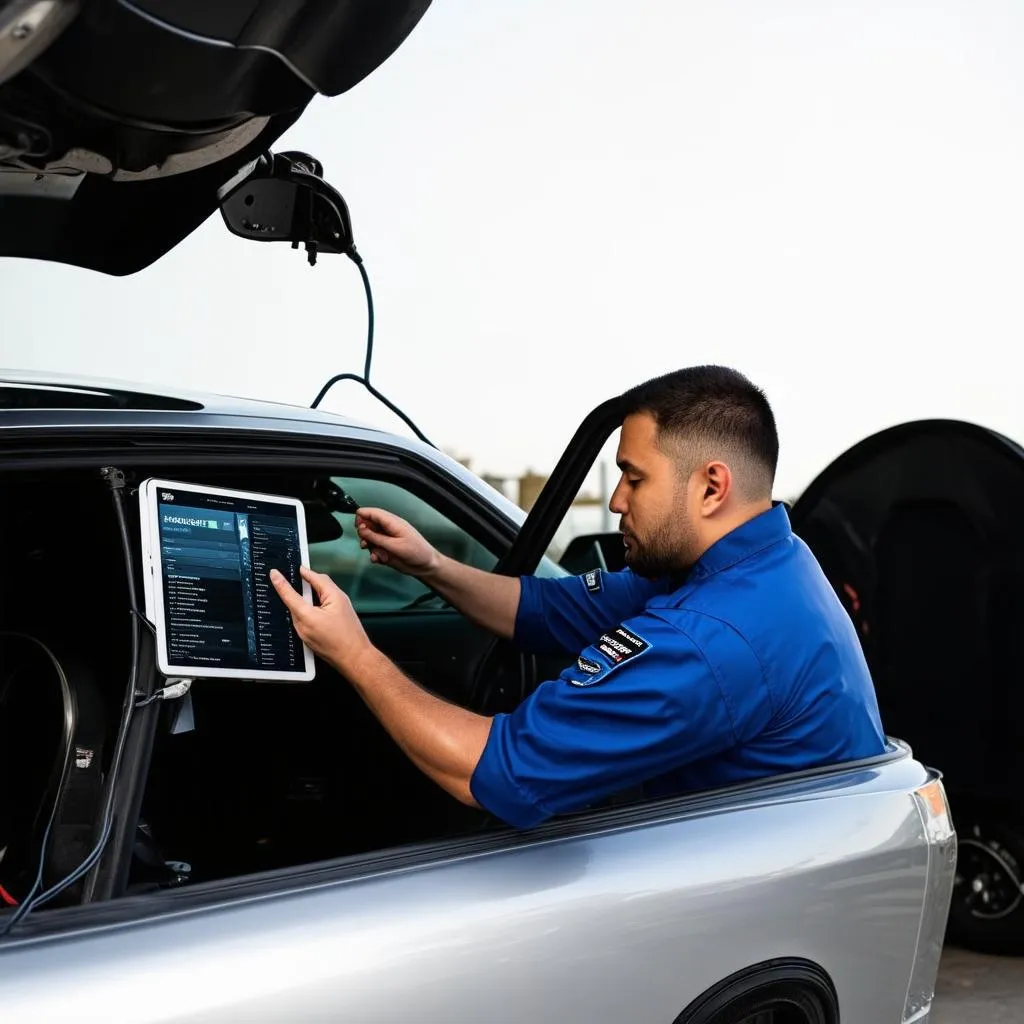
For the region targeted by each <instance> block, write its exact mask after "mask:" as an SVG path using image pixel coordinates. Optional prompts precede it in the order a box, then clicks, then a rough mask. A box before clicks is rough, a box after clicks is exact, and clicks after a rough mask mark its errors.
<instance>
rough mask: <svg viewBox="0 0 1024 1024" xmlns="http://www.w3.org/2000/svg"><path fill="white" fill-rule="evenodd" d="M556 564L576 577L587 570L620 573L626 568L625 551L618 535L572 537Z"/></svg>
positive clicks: (595, 534)
mask: <svg viewBox="0 0 1024 1024" xmlns="http://www.w3.org/2000/svg"><path fill="white" fill-rule="evenodd" d="M558 564H559V565H560V566H561V567H562V568H563V569H565V570H566V572H570V573H572V574H573V575H574V576H578V575H579V574H580V573H583V572H586V571H587V570H588V569H603V570H605V572H621V571H622V570H623V569H625V568H626V549H625V547H624V546H623V544H622V535H621V534H619V533H587V534H583V535H581V536H579V537H573V539H572V540H571V541H569V543H568V545H567V546H566V549H565V551H564V552H563V553H562V557H561V558H560V559H559V560H558Z"/></svg>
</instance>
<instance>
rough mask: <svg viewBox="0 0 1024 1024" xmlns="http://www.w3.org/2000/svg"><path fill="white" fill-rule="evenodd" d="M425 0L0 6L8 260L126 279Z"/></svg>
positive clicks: (371, 62) (33, 0) (1, 163)
mask: <svg viewBox="0 0 1024 1024" xmlns="http://www.w3.org/2000/svg"><path fill="white" fill-rule="evenodd" d="M429 3H430V0H341V2H339V0H319V2H318V0H306V2H294V0H293V2H283V0H265V2H251V0H249V2H221V3H216V4H210V3H202V2H198V0H131V2H129V0H0V256H19V257H28V258H33V259H41V260H52V261H56V262H61V263H70V264H74V265H76V266H80V267H86V268H89V269H93V270H99V271H103V272H105V273H109V274H129V273H133V272H134V271H137V270H141V269H142V268H143V267H145V266H148V265H149V264H150V263H152V262H153V261H154V260H156V259H158V258H159V257H160V256H162V255H163V254H164V253H166V252H167V251H168V250H170V249H171V248H172V247H173V246H174V245H176V244H177V243H178V242H179V241H181V239H182V238H184V237H185V236H186V235H188V234H189V233H190V232H191V231H193V230H194V229H195V228H196V227H198V225H199V224H201V223H202V222H203V221H204V220H205V219H206V218H207V217H208V216H209V215H210V214H211V213H213V212H214V211H215V210H216V209H217V206H218V202H219V195H218V193H219V191H220V190H221V189H222V188H223V186H224V185H225V184H226V183H228V182H229V181H230V180H232V179H233V178H235V177H236V176H237V175H238V174H239V172H242V173H244V169H245V168H246V167H247V166H248V165H249V164H251V163H252V162H253V161H254V160H255V159H256V158H257V157H259V156H260V155H261V154H264V153H266V152H267V151H268V150H269V149H270V147H271V145H272V144H273V142H274V141H275V140H276V139H277V138H278V137H279V136H280V135H281V134H282V133H283V132H284V131H285V130H286V129H287V128H288V127H290V126H291V125H292V124H293V123H294V122H295V121H296V120H297V118H298V117H299V115H300V114H301V113H302V111H303V110H304V109H305V108H306V106H307V104H308V103H309V101H310V100H311V99H312V97H313V96H314V95H316V94H317V93H320V94H323V95H327V96H335V95H338V94H339V93H342V92H345V91H346V90H348V89H351V88H352V87H353V86H354V85H356V84H357V83H358V82H360V81H362V79H363V78H365V77H366V76H367V75H368V74H369V73H370V72H371V71H373V70H374V69H376V68H377V67H379V66H380V65H381V64H382V63H383V62H384V61H385V60H386V59H387V58H388V57H389V56H390V55H391V54H392V53H393V52H394V51H395V50H396V49H397V48H398V46H399V45H400V44H401V43H402V42H403V41H404V40H405V38H406V37H407V36H408V35H409V33H410V32H411V31H412V29H413V28H414V27H415V26H416V24H417V23H418V22H419V20H420V18H421V17H422V15H423V14H424V12H425V11H426V9H427V7H428V6H429Z"/></svg>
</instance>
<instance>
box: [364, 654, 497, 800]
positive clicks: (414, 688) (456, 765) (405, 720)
mask: <svg viewBox="0 0 1024 1024" xmlns="http://www.w3.org/2000/svg"><path fill="white" fill-rule="evenodd" d="M344 671H345V675H346V677H347V678H348V680H349V682H351V684H352V685H353V686H354V687H355V689H356V692H357V693H358V694H359V696H360V697H362V699H363V700H364V701H365V702H366V704H367V706H368V707H369V708H370V710H371V711H372V712H373V713H374V715H375V716H376V717H377V718H378V719H379V720H380V722H381V724H382V725H383V726H384V728H385V729H387V731H388V733H389V734H390V735H391V738H392V739H393V740H394V741H395V742H396V743H397V744H398V746H399V747H401V749H402V750H403V751H404V752H405V754H406V756H407V757H408V758H409V759H410V760H411V761H412V762H413V763H414V764H415V765H416V767H417V768H419V769H420V771H422V772H424V773H425V774H426V775H428V776H429V777H430V778H431V779H433V780H434V781H435V782H436V783H437V784H438V785H439V786H441V787H442V789H444V790H446V791H447V792H448V793H450V794H451V795H452V796H454V797H455V798H456V799H457V800H460V801H461V802H462V803H464V804H469V805H470V806H473V807H475V806H477V804H476V801H475V800H474V799H473V794H472V792H471V791H470V788H469V783H470V780H471V779H472V777H473V772H474V771H475V769H476V766H477V762H478V761H479V760H480V757H481V755H482V754H483V751H484V747H485V746H486V745H487V737H488V736H489V735H490V731H491V719H490V718H485V717H484V716H482V715H477V714H474V713H473V712H472V711H467V710H466V709H465V708H460V707H458V706H457V705H455V704H449V703H448V702H447V701H444V700H441V699H440V698H439V697H435V696H434V695H433V694H431V693H428V692H427V691H426V690H424V689H423V688H422V687H420V686H418V685H417V684H416V683H414V682H413V681H412V680H411V679H409V678H408V677H407V676H406V675H405V674H404V673H403V672H402V671H401V670H400V669H399V668H398V667H397V666H396V665H395V664H394V663H393V662H392V661H391V660H390V659H388V658H387V657H385V656H384V655H383V654H381V652H380V651H378V650H376V648H369V649H368V650H367V651H366V652H365V654H363V655H362V656H361V657H359V658H358V660H356V661H355V662H354V663H353V664H352V665H350V666H348V667H346V668H345V670H344Z"/></svg>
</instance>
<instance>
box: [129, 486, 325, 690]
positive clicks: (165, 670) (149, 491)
mask: <svg viewBox="0 0 1024 1024" xmlns="http://www.w3.org/2000/svg"><path fill="white" fill-rule="evenodd" d="M175 488H177V489H178V490H180V491H186V492H191V493H194V494H210V495H213V496H215V497H224V498H228V499H232V500H235V499H242V500H249V501H261V502H269V503H271V504H278V505H287V506H291V507H293V508H294V509H295V510H296V522H297V524H298V531H299V559H300V564H301V565H304V566H306V568H309V543H308V541H307V539H306V510H305V507H304V506H303V504H302V502H301V501H300V500H299V499H298V498H289V497H286V496H285V495H282V494H268V493H266V492H262V491H239V490H235V489H233V488H229V487H211V486H209V485H208V484H196V483H189V482H188V481H187V480H165V479H164V478H162V477H147V478H146V479H145V480H143V481H142V483H141V484H140V485H139V517H140V524H139V525H140V539H141V546H142V557H143V566H142V570H143V574H144V577H145V579H144V587H143V590H144V595H145V601H146V615H147V617H148V618H149V620H150V622H152V623H153V626H154V628H155V630H156V662H157V668H158V669H159V670H160V672H161V673H162V674H163V675H165V676H175V677H180V678H186V679H245V680H250V681H266V682H287V683H308V682H310V681H312V680H313V678H314V677H315V674H316V665H315V663H314V660H313V652H312V651H311V650H310V649H309V647H307V646H306V644H304V643H303V644H302V653H303V665H304V667H303V668H302V670H301V671H297V672H286V671H284V670H276V669H270V670H265V669H250V668H210V667H207V666H205V665H193V666H190V665H172V664H170V663H169V661H168V660H167V659H168V654H167V650H168V648H167V623H166V618H165V614H164V611H165V609H164V588H163V556H162V548H161V544H160V523H159V515H160V509H159V502H158V501H157V495H158V494H159V492H160V491H161V490H174V489H175ZM300 582H301V584H302V597H303V600H305V601H307V602H308V603H310V604H312V603H313V592H312V588H311V587H310V585H309V583H308V582H307V581H306V580H304V579H303V580H300ZM289 618H290V616H289ZM292 628H293V629H294V626H293V627H292ZM299 642H300V643H302V641H301V639H300V640H299Z"/></svg>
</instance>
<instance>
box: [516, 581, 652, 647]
mask: <svg viewBox="0 0 1024 1024" xmlns="http://www.w3.org/2000/svg"><path fill="white" fill-rule="evenodd" d="M520 584H521V590H520V596H519V607H518V609H517V611H516V624H515V643H516V645H517V646H518V647H519V648H520V649H522V650H524V651H527V652H529V653H531V654H575V653H576V652H577V651H579V650H580V649H581V648H583V647H585V646H586V645H587V644H588V643H590V641H591V640H592V639H593V638H594V637H595V636H597V634H598V633H600V632H601V630H603V629H607V628H608V627H609V626H610V625H612V624H613V623H615V622H621V621H622V620H623V619H626V618H629V617H630V616H633V615H638V614H639V613H640V612H642V611H643V609H644V606H645V605H646V604H647V602H648V601H649V600H650V599H651V598H652V597H653V596H654V595H655V594H660V593H663V592H664V591H665V590H667V589H668V584H667V581H665V580H647V579H644V578H643V577H641V576H635V575H634V574H633V573H632V572H631V571H630V570H629V569H625V570H623V571H622V572H602V571H601V570H600V569H592V570H591V571H590V572H585V573H583V574H582V575H580V576H562V577H556V578H554V579H551V578H546V579H540V578H538V577H536V576H523V577H521V578H520Z"/></svg>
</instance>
